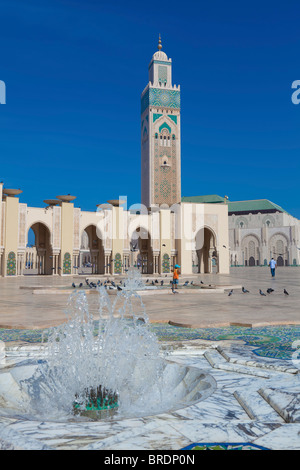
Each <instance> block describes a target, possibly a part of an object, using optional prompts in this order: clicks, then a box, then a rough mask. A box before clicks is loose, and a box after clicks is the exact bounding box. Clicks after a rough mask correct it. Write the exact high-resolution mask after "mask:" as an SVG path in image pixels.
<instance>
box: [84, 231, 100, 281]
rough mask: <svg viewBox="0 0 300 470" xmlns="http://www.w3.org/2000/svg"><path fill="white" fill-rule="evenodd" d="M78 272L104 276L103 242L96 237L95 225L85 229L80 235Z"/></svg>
mask: <svg viewBox="0 0 300 470" xmlns="http://www.w3.org/2000/svg"><path fill="white" fill-rule="evenodd" d="M80 272H82V273H86V274H88V273H91V274H105V257H104V247H103V242H102V240H101V239H100V238H99V237H98V235H97V227H96V226H95V225H89V226H88V227H86V228H85V229H84V230H83V232H82V235H81V246H80Z"/></svg>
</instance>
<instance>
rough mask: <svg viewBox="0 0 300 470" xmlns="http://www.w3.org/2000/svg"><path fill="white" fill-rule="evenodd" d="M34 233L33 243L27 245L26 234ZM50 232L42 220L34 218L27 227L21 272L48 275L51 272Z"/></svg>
mask: <svg viewBox="0 0 300 470" xmlns="http://www.w3.org/2000/svg"><path fill="white" fill-rule="evenodd" d="M30 230H32V231H33V233H34V237H35V240H34V244H33V246H30V247H29V246H28V234H29V231H30ZM52 257H53V252H52V232H51V228H50V227H49V225H48V224H47V223H45V222H44V221H40V220H36V221H35V222H32V223H31V224H30V226H29V227H28V228H27V234H26V251H25V257H24V263H23V269H24V268H25V269H24V270H23V274H41V275H45V274H47V275H50V274H53V272H52V267H53V263H52Z"/></svg>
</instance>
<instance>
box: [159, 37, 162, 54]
mask: <svg viewBox="0 0 300 470" xmlns="http://www.w3.org/2000/svg"><path fill="white" fill-rule="evenodd" d="M158 50H159V51H161V50H162V45H161V37H160V35H159V38H158Z"/></svg>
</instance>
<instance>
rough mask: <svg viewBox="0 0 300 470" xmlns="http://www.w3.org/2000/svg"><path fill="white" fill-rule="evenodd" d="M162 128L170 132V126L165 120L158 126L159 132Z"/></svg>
mask: <svg viewBox="0 0 300 470" xmlns="http://www.w3.org/2000/svg"><path fill="white" fill-rule="evenodd" d="M163 129H167V130H168V131H169V132H170V134H171V127H170V126H168V124H167V123H166V122H164V123H163V124H162V125H161V126H160V128H159V132H161V131H162V130H163Z"/></svg>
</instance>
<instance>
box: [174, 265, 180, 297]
mask: <svg viewBox="0 0 300 470" xmlns="http://www.w3.org/2000/svg"><path fill="white" fill-rule="evenodd" d="M179 269H180V266H179V265H178V264H175V266H174V272H173V282H172V292H173V293H174V294H175V289H178V284H179Z"/></svg>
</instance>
